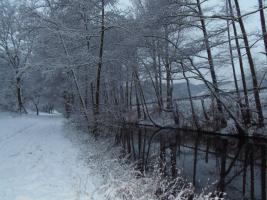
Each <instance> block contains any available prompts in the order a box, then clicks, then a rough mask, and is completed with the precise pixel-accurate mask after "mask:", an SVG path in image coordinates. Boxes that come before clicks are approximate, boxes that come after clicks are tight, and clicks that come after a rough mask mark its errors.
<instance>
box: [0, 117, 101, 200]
mask: <svg viewBox="0 0 267 200" xmlns="http://www.w3.org/2000/svg"><path fill="white" fill-rule="evenodd" d="M70 132H71V131H70V130H66V128H64V119H63V118H62V117H61V116H60V115H53V116H45V115H43V116H39V117H36V116H34V115H28V116H11V115H9V116H7V115H6V114H0V163H1V165H0V199H1V200H82V199H86V200H92V199H103V198H101V196H99V194H96V193H95V192H94V190H96V188H97V186H98V185H99V184H100V182H99V177H96V176H94V175H92V173H90V171H89V168H88V167H87V166H86V164H85V162H84V161H83V160H81V159H80V157H79V151H80V150H79V147H78V146H77V145H75V144H73V142H72V141H71V140H70V139H69V137H67V136H68V135H69V134H70Z"/></svg>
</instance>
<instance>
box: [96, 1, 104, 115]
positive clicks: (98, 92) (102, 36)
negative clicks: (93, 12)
mask: <svg viewBox="0 0 267 200" xmlns="http://www.w3.org/2000/svg"><path fill="white" fill-rule="evenodd" d="M104 37H105V1H104V0H101V36H100V47H99V58H98V59H99V61H98V67H97V76H96V93H95V114H99V103H100V80H101V69H102V62H103V50H104Z"/></svg>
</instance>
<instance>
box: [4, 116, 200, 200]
mask: <svg viewBox="0 0 267 200" xmlns="http://www.w3.org/2000/svg"><path fill="white" fill-rule="evenodd" d="M121 150H122V149H121V148H120V147H119V146H116V145H114V140H113V138H112V137H106V138H105V137H101V138H99V140H98V141H95V139H94V138H92V137H91V136H90V135H88V134H86V133H84V132H81V131H77V130H76V129H74V128H73V127H72V126H71V125H70V124H69V122H68V121H67V120H65V119H64V118H63V117H62V116H61V115H58V114H57V115H41V116H39V117H37V116H35V115H22V116H18V115H13V116H12V115H10V114H7V113H4V114H0V162H1V165H0V199H1V200H105V199H110V200H122V199H131V200H155V199H159V198H160V196H168V197H170V198H169V199H177V200H180V199H187V198H188V196H189V195H192V194H193V187H192V185H190V184H187V183H185V182H184V181H183V180H182V179H181V178H177V180H176V181H177V182H171V183H168V182H166V181H164V180H161V178H160V176H159V174H158V171H157V170H156V171H155V172H154V174H150V175H147V176H146V175H144V174H140V173H139V172H138V171H136V170H135V167H134V165H132V164H131V162H129V160H128V159H127V156H126V158H121V157H120V159H119V156H120V155H121ZM137 177H139V178H137ZM181 183H182V184H181ZM175 184H177V187H174V186H175ZM170 185H171V186H172V187H170ZM159 188H162V189H165V191H164V192H163V193H159V192H158V190H159ZM174 190H175V191H176V192H177V194H178V195H177V197H174V196H173V194H174ZM195 199H205V197H204V194H202V195H200V196H198V197H195Z"/></svg>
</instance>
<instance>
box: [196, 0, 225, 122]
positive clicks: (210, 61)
mask: <svg viewBox="0 0 267 200" xmlns="http://www.w3.org/2000/svg"><path fill="white" fill-rule="evenodd" d="M197 6H198V11H199V17H200V22H201V27H202V31H203V35H204V41H205V46H206V51H207V54H208V60H209V66H210V74H211V79H212V84H213V87H214V92H215V93H216V95H217V96H218V97H219V88H218V82H217V77H216V73H215V67H214V63H213V57H212V53H211V48H210V43H209V36H208V32H207V29H206V24H205V20H204V17H203V12H202V8H201V4H200V0H197ZM217 109H218V111H219V113H220V114H221V115H223V107H222V104H221V102H220V101H219V100H217ZM220 119H221V121H222V123H226V122H225V120H224V118H223V116H221V117H220Z"/></svg>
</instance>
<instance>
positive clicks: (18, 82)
mask: <svg viewBox="0 0 267 200" xmlns="http://www.w3.org/2000/svg"><path fill="white" fill-rule="evenodd" d="M16 93H17V104H18V111H19V112H20V113H22V111H24V112H25V113H27V111H26V109H25V108H24V106H23V102H22V94H21V79H20V77H17V78H16Z"/></svg>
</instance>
